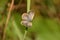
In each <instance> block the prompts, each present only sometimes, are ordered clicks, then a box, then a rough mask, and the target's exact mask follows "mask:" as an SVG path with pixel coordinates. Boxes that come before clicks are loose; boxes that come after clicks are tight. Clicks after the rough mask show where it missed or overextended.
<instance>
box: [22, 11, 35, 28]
mask: <svg viewBox="0 0 60 40" xmlns="http://www.w3.org/2000/svg"><path fill="white" fill-rule="evenodd" d="M33 18H34V12H33V11H29V12H28V13H23V14H22V21H21V24H22V25H24V26H26V27H30V26H32V20H33Z"/></svg>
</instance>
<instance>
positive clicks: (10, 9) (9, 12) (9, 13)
mask: <svg viewBox="0 0 60 40" xmlns="http://www.w3.org/2000/svg"><path fill="white" fill-rule="evenodd" d="M13 4H14V0H12V3H11V5H10V8H9V11H8V14H7V19H6V23H5V27H4V32H3V38H2V40H5V35H6V29H7V25H8V21H9V19H10V15H11V11H12V7H13Z"/></svg>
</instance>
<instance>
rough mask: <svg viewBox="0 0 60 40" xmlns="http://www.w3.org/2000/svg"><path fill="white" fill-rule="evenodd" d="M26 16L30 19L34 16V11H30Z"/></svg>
mask: <svg viewBox="0 0 60 40" xmlns="http://www.w3.org/2000/svg"><path fill="white" fill-rule="evenodd" d="M28 16H29V20H30V21H32V20H33V18H34V12H33V11H30V12H29V15H28Z"/></svg>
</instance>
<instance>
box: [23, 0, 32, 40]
mask: <svg viewBox="0 0 60 40" xmlns="http://www.w3.org/2000/svg"><path fill="white" fill-rule="evenodd" d="M30 4H31V0H27V13H28V12H29V11H30ZM27 32H28V31H27V30H25V33H24V38H23V40H25V38H26V34H27Z"/></svg>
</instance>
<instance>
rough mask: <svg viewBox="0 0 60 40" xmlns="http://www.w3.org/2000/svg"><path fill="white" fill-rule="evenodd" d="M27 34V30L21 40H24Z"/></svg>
mask: <svg viewBox="0 0 60 40" xmlns="http://www.w3.org/2000/svg"><path fill="white" fill-rule="evenodd" d="M27 32H28V31H27V30H25V33H24V38H23V40H25V38H26V34H27Z"/></svg>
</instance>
